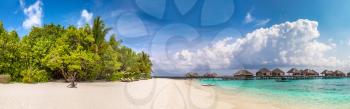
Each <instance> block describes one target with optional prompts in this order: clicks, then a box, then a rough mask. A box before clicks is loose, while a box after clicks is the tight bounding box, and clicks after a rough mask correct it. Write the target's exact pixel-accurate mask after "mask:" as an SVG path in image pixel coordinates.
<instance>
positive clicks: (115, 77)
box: [106, 72, 124, 81]
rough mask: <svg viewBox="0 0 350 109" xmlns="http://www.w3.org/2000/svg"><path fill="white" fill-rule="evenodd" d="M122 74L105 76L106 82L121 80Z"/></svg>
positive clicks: (116, 73)
mask: <svg viewBox="0 0 350 109" xmlns="http://www.w3.org/2000/svg"><path fill="white" fill-rule="evenodd" d="M123 76H124V75H123V73H121V72H115V73H112V74H111V75H109V76H107V78H106V79H107V80H108V81H116V80H120V79H121V78H123Z"/></svg>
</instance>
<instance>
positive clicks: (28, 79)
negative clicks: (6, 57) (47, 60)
mask: <svg viewBox="0 0 350 109" xmlns="http://www.w3.org/2000/svg"><path fill="white" fill-rule="evenodd" d="M21 75H22V76H23V78H22V82H25V83H35V82H47V81H48V80H49V76H48V74H47V72H46V71H45V70H39V69H37V68H29V69H26V70H23V71H22V72H21Z"/></svg>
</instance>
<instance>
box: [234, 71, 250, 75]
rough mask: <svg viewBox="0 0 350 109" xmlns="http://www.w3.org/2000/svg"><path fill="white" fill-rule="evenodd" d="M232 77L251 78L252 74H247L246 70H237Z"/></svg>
mask: <svg viewBox="0 0 350 109" xmlns="http://www.w3.org/2000/svg"><path fill="white" fill-rule="evenodd" d="M234 76H253V73H251V72H249V71H248V70H239V71H238V72H236V73H235V74H234Z"/></svg>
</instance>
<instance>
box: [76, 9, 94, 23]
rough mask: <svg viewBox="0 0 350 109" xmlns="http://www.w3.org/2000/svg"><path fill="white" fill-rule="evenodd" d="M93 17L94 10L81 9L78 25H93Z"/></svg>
mask: <svg viewBox="0 0 350 109" xmlns="http://www.w3.org/2000/svg"><path fill="white" fill-rule="evenodd" d="M92 17H93V13H92V12H90V13H89V12H88V11H87V10H86V9H83V10H82V11H81V15H80V19H79V21H78V26H83V25H85V24H86V23H88V24H90V26H91V23H92Z"/></svg>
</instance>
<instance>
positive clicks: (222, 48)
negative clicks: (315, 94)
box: [172, 19, 338, 70]
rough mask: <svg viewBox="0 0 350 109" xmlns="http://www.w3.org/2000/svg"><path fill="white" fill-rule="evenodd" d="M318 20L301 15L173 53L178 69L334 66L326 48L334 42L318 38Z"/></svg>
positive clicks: (335, 61)
mask: <svg viewBox="0 0 350 109" xmlns="http://www.w3.org/2000/svg"><path fill="white" fill-rule="evenodd" d="M317 26H318V22H316V21H311V20H307V19H300V20H297V21H295V22H285V23H282V24H277V25H273V26H272V27H269V28H260V29H257V30H255V31H253V32H251V33H248V34H246V36H244V37H242V38H238V39H233V38H232V37H229V38H225V39H223V40H219V41H217V42H215V43H214V44H212V45H210V46H206V47H204V48H201V49H197V50H194V51H190V50H182V51H179V52H177V53H175V55H174V56H173V59H172V60H173V63H172V66H175V67H176V69H181V70H182V69H186V70H193V69H196V68H198V67H201V66H205V67H209V68H210V69H224V68H242V67H249V66H250V67H258V68H259V67H262V66H276V67H278V66H334V65H337V64H338V60H337V59H336V58H335V57H329V56H327V55H326V54H327V52H328V51H330V50H331V49H333V48H335V45H334V44H328V43H322V42H319V41H317V39H318V38H319V36H320V33H319V31H318V30H317Z"/></svg>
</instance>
